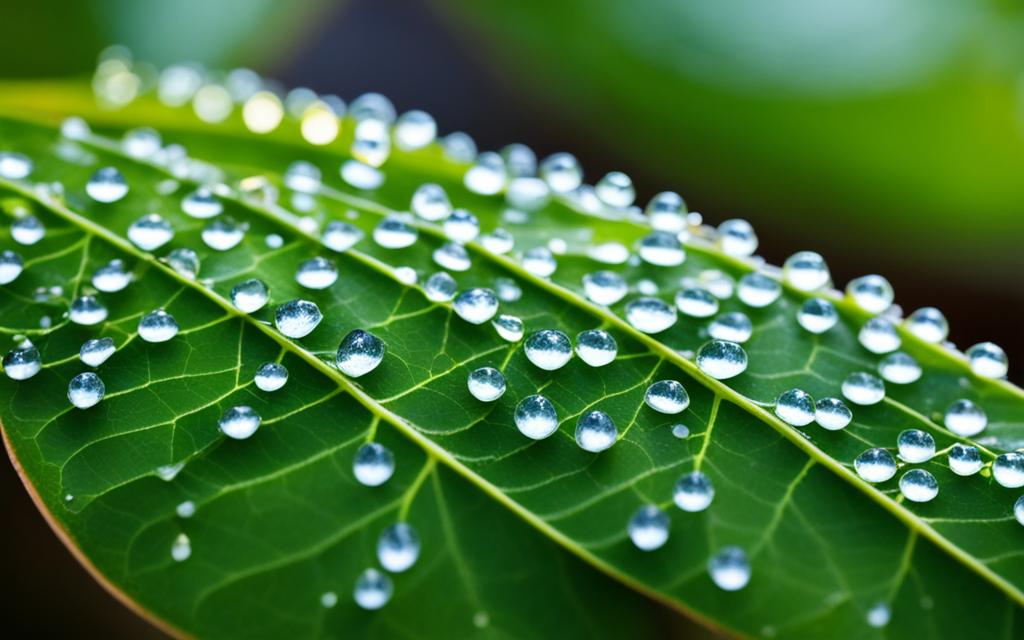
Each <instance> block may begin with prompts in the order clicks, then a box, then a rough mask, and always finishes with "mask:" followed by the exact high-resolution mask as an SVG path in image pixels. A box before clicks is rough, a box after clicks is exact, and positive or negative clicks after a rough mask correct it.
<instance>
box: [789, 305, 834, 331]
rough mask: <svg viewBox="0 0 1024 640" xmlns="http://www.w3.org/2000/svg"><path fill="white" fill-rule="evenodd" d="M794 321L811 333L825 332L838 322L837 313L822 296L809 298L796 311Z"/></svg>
mask: <svg viewBox="0 0 1024 640" xmlns="http://www.w3.org/2000/svg"><path fill="white" fill-rule="evenodd" d="M796 321H797V323H799V324H800V326H801V327H803V328H804V329H805V330H807V331H810V332H811V333H815V334H820V333H825V332H826V331H828V330H829V329H831V328H832V327H834V326H836V323H837V322H839V313H838V312H837V311H836V308H835V307H834V306H833V305H832V303H831V302H829V301H828V300H825V299H824V298H810V299H809V300H807V301H806V302H804V304H803V305H802V306H801V307H800V310H799V311H797V313H796Z"/></svg>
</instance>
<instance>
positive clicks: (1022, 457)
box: [992, 451, 1024, 489]
mask: <svg viewBox="0 0 1024 640" xmlns="http://www.w3.org/2000/svg"><path fill="white" fill-rule="evenodd" d="M992 477H993V478H995V480H996V482H998V483H999V484H1000V485H1001V486H1004V487H1007V488H1010V489H1017V488H1018V487H1024V454H1021V453H1017V452H1016V451H1011V452H1010V453H1003V454H1000V455H999V456H997V457H996V459H995V462H993V463H992Z"/></svg>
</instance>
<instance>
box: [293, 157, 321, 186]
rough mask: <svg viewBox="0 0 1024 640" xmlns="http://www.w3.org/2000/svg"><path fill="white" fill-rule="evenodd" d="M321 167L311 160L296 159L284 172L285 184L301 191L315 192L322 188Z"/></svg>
mask: <svg viewBox="0 0 1024 640" xmlns="http://www.w3.org/2000/svg"><path fill="white" fill-rule="evenodd" d="M320 181H321V174H320V169H319V167H317V166H316V165H315V164H313V163H311V162H306V161H305V160H296V161H295V162H293V163H291V164H290V165H288V168H287V169H286V170H285V172H284V186H286V187H288V188H289V189H291V190H292V191H298V192H299V193H313V192H315V191H317V190H318V189H319V188H320Z"/></svg>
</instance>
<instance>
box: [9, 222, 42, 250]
mask: <svg viewBox="0 0 1024 640" xmlns="http://www.w3.org/2000/svg"><path fill="white" fill-rule="evenodd" d="M45 236H46V227H44V226H43V223H42V222H41V221H40V220H39V218H37V217H35V216H23V217H21V218H18V219H17V220H15V221H14V222H12V223H11V239H13V240H14V241H15V242H17V243H18V244H23V245H33V244H35V243H37V242H39V241H40V240H42V239H43V237H45Z"/></svg>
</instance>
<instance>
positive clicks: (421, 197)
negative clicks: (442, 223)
mask: <svg viewBox="0 0 1024 640" xmlns="http://www.w3.org/2000/svg"><path fill="white" fill-rule="evenodd" d="M409 209H410V210H411V211H412V212H413V213H414V214H416V215H417V216H419V217H420V218H423V219H424V220H428V221H430V222H437V221H438V220H444V219H445V218H447V217H448V216H450V215H451V214H452V203H451V200H449V199H448V194H447V193H445V190H444V188H443V187H442V186H441V185H439V184H434V183H430V182H428V183H427V184H423V185H420V186H419V187H418V188H417V189H416V191H415V192H414V193H413V194H412V202H411V203H410V205H409Z"/></svg>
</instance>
